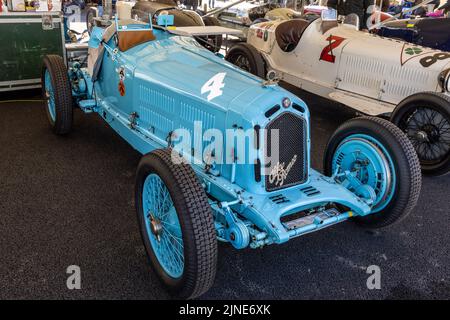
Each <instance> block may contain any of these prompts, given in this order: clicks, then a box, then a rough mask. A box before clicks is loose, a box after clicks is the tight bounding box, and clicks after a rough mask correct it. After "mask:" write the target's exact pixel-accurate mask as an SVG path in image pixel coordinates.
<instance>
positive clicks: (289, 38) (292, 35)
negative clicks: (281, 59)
mask: <svg viewBox="0 0 450 320" xmlns="http://www.w3.org/2000/svg"><path fill="white" fill-rule="evenodd" d="M309 24H310V21H307V20H304V19H293V20H288V21H285V22H283V23H281V24H279V25H278V26H277V28H276V29H275V38H276V40H277V43H278V46H279V47H280V49H281V50H283V51H284V52H290V51H292V50H294V49H295V48H296V47H297V44H298V42H299V41H300V38H301V37H302V34H303V32H304V31H305V29H306V28H307V27H308V26H309Z"/></svg>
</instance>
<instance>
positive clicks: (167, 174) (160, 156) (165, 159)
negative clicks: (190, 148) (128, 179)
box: [135, 149, 217, 299]
mask: <svg viewBox="0 0 450 320" xmlns="http://www.w3.org/2000/svg"><path fill="white" fill-rule="evenodd" d="M171 156H172V155H171V150H170V149H159V150H155V151H153V152H151V153H149V154H147V155H145V156H143V157H142V159H141V161H140V162H139V165H138V169H137V175H136V185H135V200H136V211H137V215H138V221H139V227H140V231H141V236H142V240H143V242H144V246H145V249H146V251H147V255H148V257H149V260H150V262H151V265H152V267H153V269H154V270H155V272H156V273H157V274H158V276H159V278H160V279H161V280H162V282H163V283H164V284H165V285H166V286H167V288H168V290H169V291H170V292H171V293H172V294H173V295H174V296H176V297H177V298H181V299H191V298H195V297H198V296H200V295H201V294H203V293H204V292H206V291H207V290H208V289H209V288H210V287H211V286H212V285H213V283H214V278H215V275H216V267H217V239H216V231H215V227H214V220H213V215H212V212H211V207H210V205H209V203H208V198H207V196H206V193H205V191H204V189H203V188H202V186H201V184H200V183H199V181H198V179H197V177H196V175H195V173H194V171H193V170H192V168H191V167H190V166H189V165H188V164H174V163H173V162H172V158H171ZM151 173H155V174H157V175H158V176H159V177H160V178H161V180H162V181H163V182H164V183H165V185H166V187H167V189H168V190H169V193H170V196H171V197H172V200H173V203H174V206H175V209H176V211H177V216H178V219H179V221H180V225H181V229H182V234H183V235H182V238H183V243H184V270H183V274H182V275H181V276H180V277H179V278H177V279H174V278H172V277H170V276H169V275H168V274H167V273H166V272H165V271H164V270H163V268H162V267H161V265H160V263H159V262H158V260H157V258H156V256H155V253H154V252H153V249H152V246H151V244H150V241H149V237H148V235H147V229H146V226H145V221H144V218H143V217H144V215H143V212H142V211H143V202H142V190H143V186H144V181H145V179H146V177H147V176H148V175H149V174H151Z"/></svg>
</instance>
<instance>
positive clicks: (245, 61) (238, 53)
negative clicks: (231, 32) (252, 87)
mask: <svg viewBox="0 0 450 320" xmlns="http://www.w3.org/2000/svg"><path fill="white" fill-rule="evenodd" d="M225 60H227V61H229V62H231V63H232V64H234V65H235V66H237V67H239V68H241V69H243V70H245V71H247V72H250V73H252V74H254V75H255V76H258V77H260V78H263V79H265V78H266V66H265V64H264V59H263V58H262V56H261V54H260V53H259V52H258V50H256V49H255V47H253V46H252V45H250V44H247V43H238V44H236V45H234V46H233V47H232V48H231V49H230V50H229V51H228V53H227V55H226V57H225Z"/></svg>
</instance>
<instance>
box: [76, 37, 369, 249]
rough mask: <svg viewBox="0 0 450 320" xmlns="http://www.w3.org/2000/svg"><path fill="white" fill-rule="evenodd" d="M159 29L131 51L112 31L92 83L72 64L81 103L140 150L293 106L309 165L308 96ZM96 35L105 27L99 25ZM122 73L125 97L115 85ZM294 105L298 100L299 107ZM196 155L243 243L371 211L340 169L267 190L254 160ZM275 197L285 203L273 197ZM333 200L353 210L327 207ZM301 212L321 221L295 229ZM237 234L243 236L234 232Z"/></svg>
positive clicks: (219, 221)
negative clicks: (215, 90) (216, 79)
mask: <svg viewBox="0 0 450 320" xmlns="http://www.w3.org/2000/svg"><path fill="white" fill-rule="evenodd" d="M153 33H154V35H155V37H156V40H153V41H149V42H146V43H144V44H140V45H137V46H135V47H133V48H131V49H129V50H127V51H126V52H121V51H119V50H118V49H117V48H116V44H115V41H114V38H112V39H111V40H109V41H108V43H106V44H105V49H106V50H105V52H104V57H103V62H102V66H101V69H100V72H99V75H98V79H97V80H96V81H95V82H94V83H93V81H92V79H91V76H90V75H89V74H88V72H87V70H85V69H79V68H78V69H77V68H75V69H71V70H70V71H69V76H70V78H71V79H72V81H73V83H72V89H73V96H74V97H75V98H76V100H77V102H78V105H79V107H80V108H81V109H82V110H83V111H85V112H96V113H98V114H99V115H100V116H101V117H102V118H103V119H104V120H105V121H106V123H108V124H109V125H110V126H111V127H112V128H113V129H114V130H115V131H116V132H117V133H118V134H119V135H120V136H122V137H123V138H124V139H125V140H126V141H127V142H128V143H130V145H132V146H133V147H134V148H135V149H136V150H138V151H139V152H140V153H142V154H146V153H148V152H151V151H152V150H155V149H158V148H166V147H167V146H168V138H169V137H170V134H171V132H172V131H173V130H175V129H177V128H185V129H187V130H189V131H191V132H192V131H193V130H194V121H202V123H203V128H202V130H203V131H205V130H207V129H209V128H216V129H219V130H221V131H225V129H230V128H238V130H247V129H252V128H254V127H255V125H259V126H261V128H264V127H265V126H266V125H267V124H268V123H269V122H270V121H271V120H272V119H274V118H276V117H277V116H279V115H280V114H282V113H286V112H290V113H293V114H295V115H297V116H299V117H301V118H303V119H304V121H305V122H306V125H307V132H306V134H307V139H306V143H307V148H306V150H307V154H308V155H307V163H308V165H309V164H310V159H309V154H310V148H311V146H310V138H309V119H310V117H309V111H308V108H307V106H306V104H305V103H304V102H303V101H302V100H300V99H299V98H298V97H296V96H295V95H293V94H291V93H289V92H288V91H286V90H284V89H282V88H281V87H279V86H278V85H273V84H271V85H265V84H263V83H262V80H261V79H260V78H257V77H255V76H253V75H251V74H249V73H246V72H244V71H242V70H240V69H238V68H237V67H235V66H234V65H232V64H230V63H228V62H226V61H224V60H223V59H221V58H220V57H218V56H216V55H215V54H213V53H212V52H210V51H208V50H206V49H204V48H203V47H202V46H200V45H199V44H198V43H197V42H196V41H195V39H193V38H191V37H180V36H176V35H172V34H170V33H168V32H166V31H164V30H160V29H156V28H154V29H153ZM93 34H94V35H95V34H101V32H99V30H97V31H94V33H93ZM91 45H92V46H96V45H98V42H97V43H96V42H95V41H94V40H92V42H91ZM218 73H226V75H225V78H224V84H225V85H224V87H223V88H222V91H223V94H222V95H220V96H217V97H215V98H214V99H210V101H208V98H207V96H208V95H207V94H202V93H201V88H202V86H203V85H204V84H205V83H206V82H207V81H208V80H209V79H211V77H213V76H214V75H216V74H218ZM121 81H123V87H124V89H125V94H124V95H121V93H120V91H119V90H118V86H119V84H120V82H121ZM122 93H123V92H122ZM285 98H289V99H290V101H291V104H290V105H288V106H287V107H286V108H280V109H279V110H278V111H277V112H275V113H274V114H272V115H271V116H270V117H269V118H267V117H266V116H265V112H266V111H267V110H268V109H270V108H272V107H273V106H274V105H280V104H282V101H283V99H285ZM294 104H297V105H298V106H300V107H301V108H297V109H294V108H292V106H293V105H294ZM302 109H303V112H301V110H302ZM253 151H254V152H250V153H249V154H248V156H249V157H250V158H251V159H250V161H248V163H254V161H253V160H255V159H256V157H259V158H260V159H263V158H264V157H263V156H262V155H261V154H259V152H260V151H258V150H253ZM184 156H186V157H188V158H190V157H191V156H192V155H191V154H186V153H185V154H184ZM194 157H195V154H194ZM252 157H253V158H252ZM197 160H198V161H199V164H193V165H192V168H193V169H194V171H195V172H196V174H197V176H198V178H199V180H200V181H201V182H202V184H203V185H204V187H205V190H206V193H207V194H208V196H209V198H210V204H211V207H212V209H213V212H214V216H215V225H216V230H217V235H218V238H219V240H224V241H229V242H231V243H232V244H233V246H235V247H236V248H245V247H247V246H250V247H252V248H257V247H262V246H264V245H267V244H272V243H278V244H280V243H284V242H286V241H288V240H289V239H291V238H294V237H297V236H300V235H302V234H306V233H309V232H312V231H316V230H319V229H322V228H325V227H328V226H330V225H333V224H335V223H338V222H341V221H345V220H347V219H348V218H349V217H351V216H358V215H359V216H365V215H368V214H370V213H371V207H372V204H373V199H369V198H365V197H363V196H358V195H357V194H356V193H354V192H352V191H350V190H349V189H348V188H346V187H345V186H343V185H341V184H340V183H338V182H336V181H337V180H336V179H335V177H325V176H323V175H322V174H320V173H318V172H317V171H315V170H313V169H309V171H308V172H309V176H308V179H307V180H306V182H305V183H303V184H300V185H296V186H292V187H288V188H285V189H281V190H278V191H273V192H267V191H266V189H265V182H264V181H265V180H264V179H261V181H259V182H256V181H255V173H254V165H250V164H219V165H215V166H214V167H213V168H212V169H211V168H210V169H209V170H206V169H205V165H204V164H203V163H202V162H201V160H200V159H197ZM311 191H313V192H311ZM277 196H282V197H284V198H285V200H286V201H283V202H275V201H273V198H274V197H277ZM331 204H333V205H334V204H338V205H340V206H341V207H344V208H347V209H346V210H344V211H343V212H335V211H330V210H329V209H328V207H329V206H330V205H331ZM299 212H309V213H310V215H311V217H314V219H312V221H311V223H309V224H307V225H302V226H298V227H295V228H293V227H288V226H287V225H286V223H284V222H283V221H282V219H283V218H286V217H288V216H290V215H293V214H296V213H299ZM231 233H234V234H235V235H236V234H238V235H240V236H237V237H230V234H231ZM232 238H233V239H232Z"/></svg>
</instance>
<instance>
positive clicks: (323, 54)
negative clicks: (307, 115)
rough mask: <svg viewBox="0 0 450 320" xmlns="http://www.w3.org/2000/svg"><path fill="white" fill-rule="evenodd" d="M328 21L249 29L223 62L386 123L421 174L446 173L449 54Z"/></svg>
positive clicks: (449, 158) (449, 159) (449, 165)
mask: <svg viewBox="0 0 450 320" xmlns="http://www.w3.org/2000/svg"><path fill="white" fill-rule="evenodd" d="M328 12H332V11H329V10H327V11H323V12H322V14H324V13H328ZM332 17H333V18H331V19H327V20H323V19H320V18H319V19H315V20H314V19H313V20H312V21H311V20H309V21H308V20H305V19H293V20H287V21H280V20H278V21H268V22H262V23H259V24H255V25H253V26H251V28H250V30H249V33H248V38H247V42H246V43H240V44H237V45H235V46H234V47H232V48H231V49H230V50H229V51H228V54H227V56H226V59H227V60H228V61H230V62H232V63H234V64H236V65H237V66H239V67H241V68H243V69H244V70H247V71H249V72H251V73H253V74H255V75H258V76H260V77H262V78H265V77H266V73H267V71H271V70H272V71H276V74H277V77H278V78H279V79H282V80H283V81H285V82H288V83H291V84H293V85H295V86H298V87H300V88H302V89H304V90H307V91H310V92H312V93H315V94H318V95H320V96H323V97H325V98H328V99H331V100H334V101H336V102H339V103H341V104H344V105H346V106H349V107H351V108H353V109H355V110H356V111H358V112H360V113H363V114H369V115H375V116H384V117H390V120H391V121H392V122H393V123H395V124H396V125H397V126H399V127H400V129H401V130H402V131H403V132H405V133H406V134H407V135H408V137H409V138H410V139H411V141H412V142H413V144H414V146H415V148H416V151H417V153H418V155H419V159H420V160H421V164H422V170H423V172H424V173H428V174H433V175H441V174H446V173H448V172H449V170H450V53H449V52H444V51H438V50H434V49H430V48H425V47H421V46H417V45H414V44H410V43H407V42H403V41H397V40H392V39H387V38H382V37H379V36H377V35H373V34H370V33H366V32H361V31H359V30H358V27H357V26H358V25H359V22H358V21H357V17H356V19H354V17H353V18H352V17H350V16H349V17H347V20H346V21H344V23H338V21H337V20H336V14H335V12H334V13H333V14H332Z"/></svg>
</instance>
